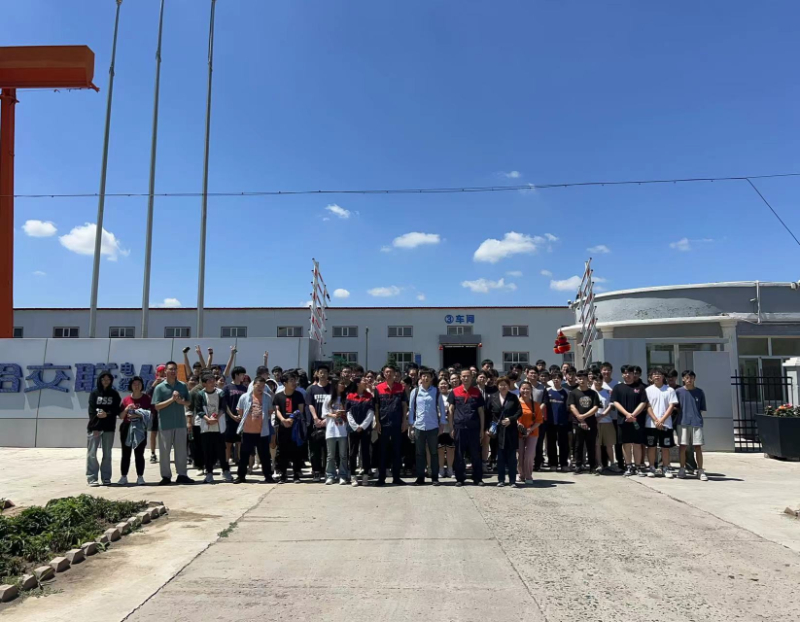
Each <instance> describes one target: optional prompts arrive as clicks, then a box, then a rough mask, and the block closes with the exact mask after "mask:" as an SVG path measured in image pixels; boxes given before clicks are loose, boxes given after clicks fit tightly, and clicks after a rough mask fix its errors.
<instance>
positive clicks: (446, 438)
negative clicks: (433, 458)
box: [439, 432, 456, 447]
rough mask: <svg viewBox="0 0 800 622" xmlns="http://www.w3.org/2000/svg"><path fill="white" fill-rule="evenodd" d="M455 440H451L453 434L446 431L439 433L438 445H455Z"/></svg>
mask: <svg viewBox="0 0 800 622" xmlns="http://www.w3.org/2000/svg"><path fill="white" fill-rule="evenodd" d="M455 446H456V442H455V441H454V440H453V436H452V435H451V434H448V433H446V432H445V433H444V434H440V435H439V447H455Z"/></svg>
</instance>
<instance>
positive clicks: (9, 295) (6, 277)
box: [0, 88, 17, 338]
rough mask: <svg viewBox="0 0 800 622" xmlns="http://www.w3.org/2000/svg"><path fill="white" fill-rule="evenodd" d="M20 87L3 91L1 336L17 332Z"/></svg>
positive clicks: (0, 141)
mask: <svg viewBox="0 0 800 622" xmlns="http://www.w3.org/2000/svg"><path fill="white" fill-rule="evenodd" d="M16 105H17V89H11V88H5V89H3V90H2V91H0V266H3V268H2V271H0V338H11V337H13V336H14V115H15V108H16Z"/></svg>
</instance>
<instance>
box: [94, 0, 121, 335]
mask: <svg viewBox="0 0 800 622" xmlns="http://www.w3.org/2000/svg"><path fill="white" fill-rule="evenodd" d="M116 2H117V15H116V17H115V19H114V43H113V44H112V46H111V66H110V67H109V68H108V101H107V103H106V128H105V133H104V136H103V163H102V164H101V166H100V199H99V200H98V202H97V225H96V230H95V233H94V267H93V268H92V294H91V302H90V304H89V337H95V336H96V335H95V331H96V329H97V286H98V283H99V281H100V247H101V245H102V241H103V210H104V209H105V205H106V174H107V172H108V137H109V132H110V129H111V100H112V97H113V95H114V62H115V60H116V58H117V31H118V30H119V9H120V7H121V6H122V0H116Z"/></svg>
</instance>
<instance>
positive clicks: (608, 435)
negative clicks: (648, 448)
mask: <svg viewBox="0 0 800 622" xmlns="http://www.w3.org/2000/svg"><path fill="white" fill-rule="evenodd" d="M591 376H592V388H593V389H594V390H595V393H597V395H599V396H600V410H598V411H597V415H595V416H596V417H597V449H596V451H597V469H596V470H597V472H598V473H602V472H603V461H602V453H603V447H605V448H606V452H607V453H608V457H609V463H608V470H609V471H611V472H612V473H620V472H621V469H620V468H619V467H618V466H617V465H616V464H614V445H615V444H616V442H617V428H616V426H615V425H614V419H615V418H616V415H617V411H616V410H614V406H613V404H611V390H610V389H608V388H606V386H605V385H604V383H603V376H601V375H600V372H599V371H598V370H597V369H594V370H593V371H592V373H591Z"/></svg>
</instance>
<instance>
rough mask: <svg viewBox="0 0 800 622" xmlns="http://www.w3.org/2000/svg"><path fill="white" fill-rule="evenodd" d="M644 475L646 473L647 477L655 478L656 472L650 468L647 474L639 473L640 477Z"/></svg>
mask: <svg viewBox="0 0 800 622" xmlns="http://www.w3.org/2000/svg"><path fill="white" fill-rule="evenodd" d="M660 470H661V469H659V471H660ZM642 473H644V474H645V476H646V477H655V476H656V470H655V469H654V468H653V467H650V468H649V469H648V470H647V472H644V471H640V472H639V475H641V474H642Z"/></svg>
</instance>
